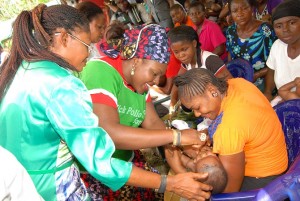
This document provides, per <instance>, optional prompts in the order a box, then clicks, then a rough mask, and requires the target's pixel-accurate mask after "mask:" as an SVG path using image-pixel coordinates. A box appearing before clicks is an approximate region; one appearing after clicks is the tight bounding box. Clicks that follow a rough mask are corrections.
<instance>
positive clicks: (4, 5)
mask: <svg viewBox="0 0 300 201" xmlns="http://www.w3.org/2000/svg"><path fill="white" fill-rule="evenodd" d="M47 2H49V0H0V21H5V20H8V19H11V18H13V17H16V16H17V15H18V14H19V13H20V12H21V11H22V10H30V9H32V8H33V7H34V6H36V5H37V4H39V3H47Z"/></svg>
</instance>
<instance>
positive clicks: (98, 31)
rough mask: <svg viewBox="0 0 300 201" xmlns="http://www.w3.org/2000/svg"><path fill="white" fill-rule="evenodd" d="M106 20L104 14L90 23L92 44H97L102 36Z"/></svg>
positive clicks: (97, 16)
mask: <svg viewBox="0 0 300 201" xmlns="http://www.w3.org/2000/svg"><path fill="white" fill-rule="evenodd" d="M105 27H106V20H105V16H104V14H98V15H96V16H95V17H94V18H93V19H92V21H91V22H90V30H91V40H92V43H97V42H99V41H100V40H101V39H102V38H103V35H104V31H105Z"/></svg>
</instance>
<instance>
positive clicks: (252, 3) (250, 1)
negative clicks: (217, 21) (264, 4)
mask: <svg viewBox="0 0 300 201" xmlns="http://www.w3.org/2000/svg"><path fill="white" fill-rule="evenodd" d="M233 1H234V0H228V1H227V3H228V9H229V12H230V13H231V4H232V2H233ZM246 1H247V2H248V4H249V5H250V7H251V8H256V7H257V5H258V4H257V1H256V0H246Z"/></svg>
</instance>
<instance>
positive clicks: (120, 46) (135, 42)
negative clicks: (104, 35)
mask: <svg viewBox="0 0 300 201" xmlns="http://www.w3.org/2000/svg"><path fill="white" fill-rule="evenodd" d="M100 49H101V50H102V51H103V52H104V53H105V54H106V55H107V56H109V57H112V58H116V57H117V56H118V55H120V56H121V58H122V59H125V60H126V59H131V58H133V57H136V58H142V59H149V60H154V61H158V62H159V63H168V62H169V59H170V50H169V42H168V37H167V33H166V29H165V28H163V27H161V26H160V25H157V24H149V25H144V26H138V27H136V28H134V29H131V30H126V31H125V33H124V35H123V38H120V39H112V40H107V41H106V42H104V43H102V44H101V45H100Z"/></svg>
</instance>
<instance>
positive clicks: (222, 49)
mask: <svg viewBox="0 0 300 201" xmlns="http://www.w3.org/2000/svg"><path fill="white" fill-rule="evenodd" d="M225 49H226V47H225V43H222V44H220V45H219V46H217V47H216V48H215V49H214V51H213V52H212V53H214V54H216V55H219V56H221V55H222V54H224V52H225Z"/></svg>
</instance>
